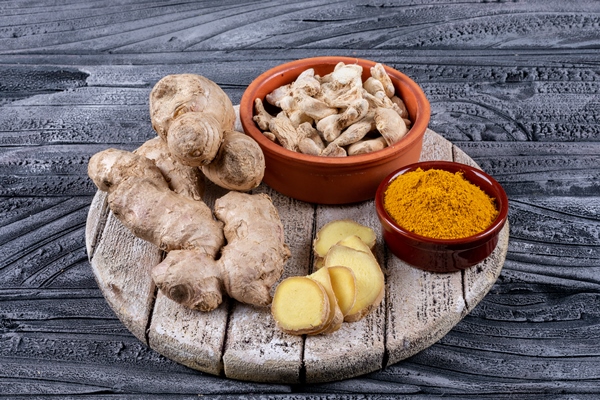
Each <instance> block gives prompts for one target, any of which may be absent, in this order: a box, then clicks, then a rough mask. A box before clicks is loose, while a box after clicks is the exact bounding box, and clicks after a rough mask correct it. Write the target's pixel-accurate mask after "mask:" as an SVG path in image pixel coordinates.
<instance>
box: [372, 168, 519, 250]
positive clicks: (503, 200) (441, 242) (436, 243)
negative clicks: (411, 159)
mask: <svg viewBox="0 0 600 400" xmlns="http://www.w3.org/2000/svg"><path fill="white" fill-rule="evenodd" d="M417 168H421V169H423V170H428V169H442V170H445V171H448V172H452V173H454V172H457V171H466V172H467V173H469V174H474V175H476V176H478V177H479V178H482V180H483V181H487V182H489V185H486V187H481V185H478V184H476V185H477V186H479V187H480V188H481V189H482V190H483V191H485V192H486V193H487V194H488V195H490V197H494V198H495V199H496V204H497V207H499V209H498V215H497V216H496V218H495V219H494V221H492V223H491V224H490V225H489V226H488V227H487V228H486V229H485V230H483V231H481V232H479V233H476V234H474V235H471V236H466V237H463V238H458V239H436V238H431V237H428V236H422V235H419V234H417V233H414V232H411V231H408V230H406V229H405V228H402V227H401V226H400V225H398V224H397V223H396V222H395V221H394V219H393V218H392V217H391V216H390V215H389V214H388V212H387V210H386V209H385V207H384V204H383V195H384V193H385V190H386V189H387V187H388V186H389V185H390V183H391V182H392V181H393V180H394V179H395V178H396V177H398V176H399V175H402V174H404V173H407V172H411V171H415V170H416V169H417ZM465 179H467V180H469V179H468V177H465ZM470 182H471V181H470ZM471 183H473V184H475V183H474V182H471ZM492 190H494V191H495V192H496V193H494V194H493V195H492V194H491V193H490V192H491V191H492ZM375 208H376V211H377V215H378V216H379V219H380V221H381V224H382V225H383V224H384V223H385V224H386V225H387V226H388V227H389V228H390V229H391V230H392V231H393V232H394V233H396V234H398V235H400V236H402V238H403V239H407V240H408V241H410V242H412V243H414V246H419V245H421V246H431V247H440V246H443V247H446V248H452V247H453V248H461V247H474V246H477V245H480V244H482V243H485V242H487V241H489V240H491V239H492V238H493V237H494V236H496V235H498V234H499V233H500V231H501V230H502V228H503V227H504V225H505V223H506V220H507V217H508V208H509V204H508V197H507V195H506V192H505V191H504V188H503V187H502V185H500V183H498V181H496V180H495V179H494V178H493V177H491V176H490V175H489V174H487V173H486V172H484V171H482V170H481V169H479V168H476V167H473V166H471V165H468V164H463V163H459V162H456V161H444V160H433V161H419V162H416V163H413V164H409V165H406V166H404V167H402V168H399V169H397V170H395V171H393V172H391V173H390V174H388V176H386V177H385V178H384V179H383V180H382V181H381V183H380V184H379V186H378V188H377V192H376V193H375Z"/></svg>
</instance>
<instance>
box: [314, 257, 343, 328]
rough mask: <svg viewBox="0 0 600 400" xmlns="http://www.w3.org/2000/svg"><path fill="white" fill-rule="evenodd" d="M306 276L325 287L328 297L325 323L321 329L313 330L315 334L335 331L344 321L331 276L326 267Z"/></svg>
mask: <svg viewBox="0 0 600 400" xmlns="http://www.w3.org/2000/svg"><path fill="white" fill-rule="evenodd" d="M308 277H309V278H311V279H314V280H315V281H317V282H319V283H320V284H321V285H323V289H325V291H326V292H327V297H328V298H329V318H328V321H327V324H326V326H325V327H324V328H323V329H322V330H320V331H317V332H315V334H317V333H323V334H327V333H332V332H335V331H337V330H338V329H340V328H341V327H342V323H343V322H344V314H342V310H341V309H340V307H339V306H338V301H337V298H336V296H335V292H334V291H333V286H332V284H331V278H330V276H329V272H328V271H327V268H322V269H320V270H318V271H316V272H313V273H312V274H310V275H309V276H308Z"/></svg>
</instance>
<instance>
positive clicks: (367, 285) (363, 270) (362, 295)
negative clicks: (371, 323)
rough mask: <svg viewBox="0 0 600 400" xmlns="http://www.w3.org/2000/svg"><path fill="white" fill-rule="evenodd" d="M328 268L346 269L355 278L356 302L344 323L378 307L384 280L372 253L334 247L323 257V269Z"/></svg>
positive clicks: (358, 318)
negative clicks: (350, 271) (338, 267)
mask: <svg viewBox="0 0 600 400" xmlns="http://www.w3.org/2000/svg"><path fill="white" fill-rule="evenodd" d="M330 266H344V267H348V268H350V269H351V270H352V272H354V276H355V277H356V302H355V303H354V306H353V307H352V308H351V309H350V311H349V312H348V314H347V315H346V316H345V317H344V321H346V322H354V321H358V320H360V319H362V318H363V317H364V316H366V315H367V314H368V313H369V312H370V311H371V310H372V309H374V308H376V307H377V306H378V305H379V303H380V302H381V300H382V299H383V295H384V293H385V278H384V275H383V271H382V270H381V267H380V266H379V263H378V262H377V259H375V257H374V256H373V254H372V253H370V252H369V253H366V252H364V251H360V250H356V249H353V248H351V247H346V246H342V245H334V246H332V247H331V249H329V251H328V252H327V256H326V257H325V268H328V267H330Z"/></svg>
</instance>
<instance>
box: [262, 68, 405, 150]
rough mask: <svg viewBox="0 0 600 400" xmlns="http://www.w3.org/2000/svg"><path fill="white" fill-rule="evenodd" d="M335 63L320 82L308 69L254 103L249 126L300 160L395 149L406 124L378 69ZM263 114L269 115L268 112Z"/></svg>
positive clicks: (385, 77) (402, 108) (390, 87)
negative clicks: (304, 156) (300, 156)
mask: <svg viewBox="0 0 600 400" xmlns="http://www.w3.org/2000/svg"><path fill="white" fill-rule="evenodd" d="M370 72H371V76H370V77H369V78H367V80H365V81H364V82H363V81H362V74H363V67H361V66H360V65H357V64H345V63H343V62H340V63H338V64H337V65H336V66H335V68H334V70H333V72H331V73H329V74H327V75H324V76H319V75H316V74H315V71H314V69H313V68H309V69H307V70H305V71H304V72H302V73H301V74H300V75H299V76H298V78H297V79H296V80H295V81H294V82H292V83H290V84H287V85H284V86H281V87H279V88H277V89H275V90H273V91H272V92H271V93H269V94H268V95H267V96H266V97H265V100H266V102H267V104H264V103H263V101H262V99H260V98H257V99H255V100H254V107H255V115H254V117H253V120H254V122H256V124H257V125H258V127H259V128H260V129H261V131H262V132H263V134H264V135H265V136H266V137H267V138H269V139H270V140H272V141H273V142H275V143H278V144H280V145H281V146H283V147H284V148H286V149H288V150H292V151H296V152H299V153H303V154H309V155H313V156H327V157H345V156H351V155H356V154H364V153H370V152H373V151H377V150H381V149H383V148H385V147H387V146H390V145H393V144H394V143H397V142H398V141H399V140H400V139H402V138H403V137H404V136H405V135H406V134H407V133H408V131H409V129H410V127H411V121H410V119H409V116H408V111H407V109H406V107H405V105H404V102H403V101H402V99H401V98H400V97H398V96H397V95H396V94H395V88H394V85H393V83H392V80H391V79H390V77H389V76H388V74H387V73H386V71H385V69H384V67H383V65H382V64H379V63H378V64H375V65H374V66H373V67H371V68H370ZM267 109H270V110H272V111H271V112H269V111H268V110H267Z"/></svg>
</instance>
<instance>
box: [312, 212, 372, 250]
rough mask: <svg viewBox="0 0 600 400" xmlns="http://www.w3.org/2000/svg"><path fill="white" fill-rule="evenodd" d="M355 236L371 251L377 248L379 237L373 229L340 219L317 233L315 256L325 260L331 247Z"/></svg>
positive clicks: (314, 244) (314, 242)
mask: <svg viewBox="0 0 600 400" xmlns="http://www.w3.org/2000/svg"><path fill="white" fill-rule="evenodd" d="M353 235H356V236H358V237H360V238H361V239H362V241H363V242H364V243H366V244H367V246H368V247H369V248H370V249H372V248H373V247H374V246H375V241H376V240H377V236H376V235H375V232H374V231H373V229H371V228H369V227H368V226H364V225H362V224H359V223H358V222H355V221H353V220H351V219H338V220H335V221H331V222H329V223H327V224H325V225H323V227H322V228H321V229H319V231H318V232H317V235H316V237H315V240H314V241H313V250H314V252H315V255H316V256H317V258H318V259H322V258H324V257H325V255H326V254H327V252H328V251H329V249H330V248H331V246H333V245H334V244H336V243H337V242H339V241H340V240H342V239H345V238H347V237H348V236H353Z"/></svg>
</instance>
